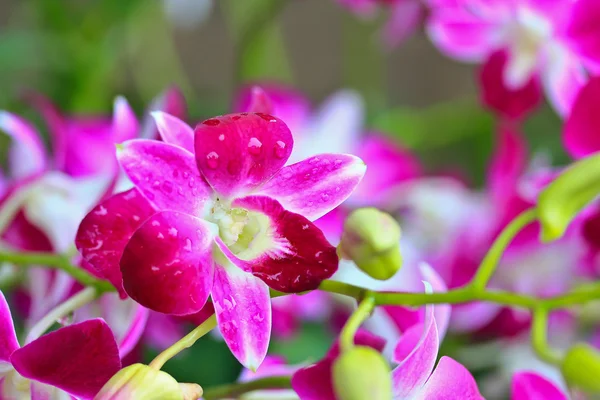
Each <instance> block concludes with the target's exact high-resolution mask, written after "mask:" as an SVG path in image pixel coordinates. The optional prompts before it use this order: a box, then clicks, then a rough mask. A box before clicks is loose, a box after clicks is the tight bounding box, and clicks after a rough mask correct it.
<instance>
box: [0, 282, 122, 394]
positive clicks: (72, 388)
mask: <svg viewBox="0 0 600 400" xmlns="http://www.w3.org/2000/svg"><path fill="white" fill-rule="evenodd" d="M0 337H1V338H2V340H1V343H2V345H1V346H0V376H1V377H2V381H1V384H0V385H1V387H0V393H1V397H2V398H3V399H14V398H31V399H34V400H41V399H64V398H65V396H66V398H71V397H70V396H74V397H76V398H79V399H92V398H93V397H94V396H95V395H96V393H97V392H98V391H99V390H100V388H102V386H103V385H104V384H105V383H106V382H107V381H108V380H109V379H110V378H111V377H112V376H113V375H114V374H115V373H116V372H117V371H118V370H119V369H120V368H121V360H120V359H119V351H118V348H117V343H116V342H115V339H114V337H113V334H112V332H111V330H110V328H109V327H108V325H106V323H105V322H104V321H103V320H101V319H92V320H88V321H84V322H81V323H77V324H73V325H70V326H67V327H64V328H60V329H58V330H56V331H54V332H51V333H48V334H46V335H44V336H42V337H40V338H38V339H35V340H33V341H32V342H30V343H28V344H26V345H25V346H23V347H20V346H19V343H18V341H17V336H16V333H15V329H14V325H13V320H12V316H11V314H10V310H9V308H8V304H7V303H6V299H5V298H4V295H3V294H2V293H0Z"/></svg>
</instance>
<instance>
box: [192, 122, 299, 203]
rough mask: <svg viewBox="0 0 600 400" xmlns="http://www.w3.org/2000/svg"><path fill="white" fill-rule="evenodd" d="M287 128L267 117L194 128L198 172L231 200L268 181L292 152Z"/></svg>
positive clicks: (213, 123)
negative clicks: (232, 197)
mask: <svg viewBox="0 0 600 400" xmlns="http://www.w3.org/2000/svg"><path fill="white" fill-rule="evenodd" d="M292 146H293V140H292V135H291V133H290V130H289V129H288V127H287V126H286V125H285V124H284V123H283V122H282V121H281V120H279V119H277V118H275V117H272V116H270V115H268V114H261V113H254V114H248V113H241V114H229V115H225V116H222V117H218V118H212V119H208V120H206V121H204V122H202V123H200V124H198V125H197V126H196V130H195V149H196V161H197V164H198V169H199V170H200V171H201V172H202V174H203V175H204V177H205V178H206V180H207V181H208V183H209V184H210V185H211V186H212V187H213V188H214V189H215V191H216V192H217V193H219V194H221V195H223V196H226V197H231V196H235V195H240V194H244V193H247V192H249V191H251V190H253V189H255V188H257V187H258V186H260V185H261V184H263V183H264V182H266V181H267V180H268V179H269V178H271V177H272V176H273V175H274V174H275V173H276V172H277V171H279V170H280V169H281V167H283V165H284V164H285V162H286V161H287V159H288V157H289V156H290V153H291V152H292Z"/></svg>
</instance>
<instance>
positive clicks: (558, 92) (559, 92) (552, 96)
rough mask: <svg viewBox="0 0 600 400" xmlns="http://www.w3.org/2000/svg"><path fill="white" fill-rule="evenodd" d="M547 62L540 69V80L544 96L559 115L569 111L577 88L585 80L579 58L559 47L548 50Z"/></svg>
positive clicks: (564, 114) (578, 88)
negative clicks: (542, 68)
mask: <svg viewBox="0 0 600 400" xmlns="http://www.w3.org/2000/svg"><path fill="white" fill-rule="evenodd" d="M547 57H548V62H547V63H546V68H545V69H544V70H543V71H542V82H543V84H544V90H545V91H546V96H548V99H549V100H550V103H551V104H552V105H553V106H554V108H555V109H556V111H557V112H558V114H559V115H561V116H566V115H568V114H569V112H570V111H571V107H572V106H573V102H574V101H575V98H576V97H577V93H579V90H580V89H581V88H582V87H583V86H584V85H585V83H586V81H587V77H586V73H585V71H584V69H583V66H582V65H581V64H580V62H579V59H578V58H576V57H575V56H574V55H572V54H570V53H568V50H566V49H563V48H561V47H553V48H550V49H549V50H548V56H547Z"/></svg>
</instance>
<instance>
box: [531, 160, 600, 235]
mask: <svg viewBox="0 0 600 400" xmlns="http://www.w3.org/2000/svg"><path fill="white" fill-rule="evenodd" d="M598 195H600V154H596V155H593V156H591V157H587V158H584V159H582V160H579V161H577V162H575V163H574V164H572V165H571V166H570V167H568V168H567V169H565V170H564V171H563V172H562V173H561V174H560V175H559V176H558V178H556V179H555V180H554V181H553V182H552V183H550V184H549V185H548V186H547V187H546V188H545V189H544V190H543V191H542V193H541V194H540V197H539V200H538V218H539V220H540V223H541V225H542V232H541V240H542V242H551V241H553V240H556V239H559V238H560V237H562V236H563V235H564V233H565V231H566V230H567V227H568V226H569V224H570V223H571V221H572V220H573V219H574V218H575V217H576V216H577V214H579V212H580V211H581V210H582V209H583V208H584V207H585V206H586V205H588V204H590V203H591V202H592V201H593V200H594V199H596V198H597V197H598Z"/></svg>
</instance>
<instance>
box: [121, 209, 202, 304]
mask: <svg viewBox="0 0 600 400" xmlns="http://www.w3.org/2000/svg"><path fill="white" fill-rule="evenodd" d="M212 244H213V233H212V232H211V228H210V227H209V226H208V225H207V224H206V223H205V222H204V221H203V220H201V219H199V218H196V217H193V216H191V215H187V214H182V213H179V212H175V211H162V212H159V213H157V214H154V215H153V216H152V217H150V218H149V219H148V220H147V221H146V222H144V223H143V224H142V226H141V227H140V228H139V229H138V230H137V231H135V233H134V234H133V236H132V237H131V239H130V240H129V242H128V243H127V245H126V246H125V250H124V251H123V256H122V258H121V272H122V274H123V287H124V288H125V291H126V292H127V293H128V294H129V296H131V298H132V299H134V300H135V301H137V302H138V303H140V304H141V305H143V306H144V307H148V308H149V309H151V310H154V311H158V312H162V313H165V314H176V315H184V314H192V313H195V312H197V311H199V310H200V309H201V308H202V306H204V303H206V300H207V299H208V295H209V294H210V289H211V287H212V285H213V272H214V265H213V260H212V252H211V249H212Z"/></svg>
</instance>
